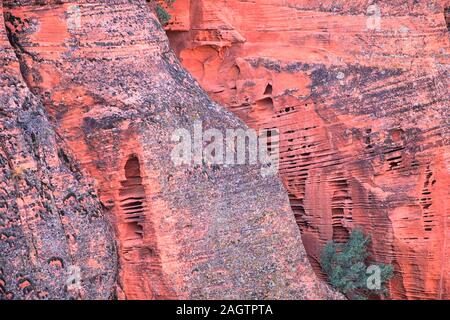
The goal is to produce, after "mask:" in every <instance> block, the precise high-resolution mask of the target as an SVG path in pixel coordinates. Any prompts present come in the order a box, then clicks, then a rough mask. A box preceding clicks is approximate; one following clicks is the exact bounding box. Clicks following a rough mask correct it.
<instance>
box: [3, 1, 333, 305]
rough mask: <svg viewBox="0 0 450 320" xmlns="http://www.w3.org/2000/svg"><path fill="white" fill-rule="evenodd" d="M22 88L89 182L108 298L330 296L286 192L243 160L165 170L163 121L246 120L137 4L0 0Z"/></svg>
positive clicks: (168, 146) (168, 131) (167, 149)
mask: <svg viewBox="0 0 450 320" xmlns="http://www.w3.org/2000/svg"><path fill="white" fill-rule="evenodd" d="M4 4H5V9H7V10H6V11H7V12H6V20H7V21H6V25H7V26H8V28H9V30H10V32H11V39H12V42H13V44H14V46H15V48H16V52H17V54H18V56H19V58H20V62H21V67H22V72H23V75H24V78H25V79H26V82H27V84H28V86H29V87H30V88H31V89H32V90H33V92H35V93H36V94H37V95H38V96H39V97H40V98H41V99H42V100H43V101H44V105H45V107H46V111H47V112H48V113H49V114H50V115H51V116H52V117H51V119H52V121H54V124H55V126H56V130H57V132H58V133H59V134H60V136H61V137H62V138H63V139H64V140H65V141H66V142H67V144H68V145H69V146H70V149H71V150H72V152H73V154H74V155H75V157H76V159H77V160H78V161H80V163H81V164H82V166H83V168H85V169H86V170H88V171H89V173H90V175H91V176H92V177H93V178H94V179H95V181H96V188H97V189H98V192H99V196H100V199H101V201H102V203H103V204H104V206H105V207H106V208H107V210H108V217H109V219H110V221H111V223H112V225H113V226H114V229H115V234H116V238H117V241H118V244H119V249H118V252H119V259H120V274H119V281H118V297H119V298H127V299H164V298H165V299H175V298H192V299H197V298H212V299H214V298H220V299H232V298H240V299H253V298H286V299H293V298H296V299H319V298H328V299H330V298H338V297H339V296H338V295H336V294H334V293H333V292H331V291H329V289H328V287H327V286H326V285H324V284H323V283H322V282H321V281H319V280H318V279H317V277H316V276H315V274H314V272H313V270H312V268H311V266H310V264H309V262H308V259H307V257H306V253H305V251H304V248H303V246H302V243H301V237H300V232H299V230H298V228H297V225H296V224H295V220H294V216H293V214H292V211H291V209H290V206H289V200H288V197H287V194H286V192H285V189H284V188H283V186H282V184H281V182H280V181H279V180H278V178H276V177H266V178H263V177H262V176H261V174H260V173H261V172H260V169H261V168H260V167H259V166H257V165H255V166H236V167H225V166H209V165H207V164H204V165H198V166H195V167H194V166H182V167H174V164H173V162H172V161H171V159H170V154H171V151H172V149H173V147H174V145H175V143H173V142H171V135H172V133H173V132H174V130H175V129H179V128H187V129H190V128H192V125H193V123H194V121H196V120H201V121H203V126H204V128H205V129H207V128H217V129H219V130H224V129H225V128H230V129H231V128H246V127H245V125H244V124H243V123H242V122H241V121H240V120H238V119H237V117H235V116H234V115H233V114H232V113H230V112H227V111H225V110H224V109H223V108H221V107H220V106H218V105H217V104H215V103H213V102H212V101H211V100H210V98H209V97H208V96H207V94H206V93H205V92H204V91H203V89H201V88H200V87H199V86H198V85H197V83H196V82H195V81H194V80H193V78H192V77H191V76H190V75H189V74H188V73H187V72H185V71H184V69H182V68H181V66H180V65H179V62H178V60H177V59H176V57H175V55H174V54H173V53H172V52H171V51H170V49H169V43H168V41H167V38H166V35H165V33H164V31H163V30H162V29H161V27H160V25H159V23H158V22H157V20H156V18H155V16H154V15H153V14H152V13H151V11H150V10H149V7H148V5H147V4H146V1H144V0H142V1H131V0H130V1H124V0H122V1H118V0H115V1H29V0H23V1H4Z"/></svg>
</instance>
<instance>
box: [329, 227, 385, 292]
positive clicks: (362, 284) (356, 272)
mask: <svg viewBox="0 0 450 320" xmlns="http://www.w3.org/2000/svg"><path fill="white" fill-rule="evenodd" d="M370 241H371V240H370V237H365V236H364V234H363V232H362V231H360V230H353V232H352V233H351V235H350V239H349V240H348V242H347V243H343V244H337V243H335V242H333V241H331V242H329V243H328V244H327V245H326V246H325V248H324V249H323V251H322V253H321V256H320V262H321V265H322V269H323V271H324V272H325V273H326V275H327V276H328V280H329V282H330V284H331V285H332V286H333V287H334V288H336V289H337V290H339V291H340V292H342V293H343V294H344V295H346V296H347V297H348V298H349V299H367V298H368V297H369V296H370V295H385V294H386V292H387V289H386V283H387V282H388V281H389V279H391V278H392V276H393V268H392V266H390V265H384V264H376V263H368V261H367V259H368V257H369V253H368V249H367V248H368V246H369V244H370ZM369 265H375V266H377V267H378V268H379V269H378V270H379V271H380V272H379V275H380V277H379V280H380V281H379V284H380V286H379V288H376V289H369V286H368V281H369V282H370V281H372V279H373V278H371V277H372V273H370V272H368V270H370V269H368V266H369Z"/></svg>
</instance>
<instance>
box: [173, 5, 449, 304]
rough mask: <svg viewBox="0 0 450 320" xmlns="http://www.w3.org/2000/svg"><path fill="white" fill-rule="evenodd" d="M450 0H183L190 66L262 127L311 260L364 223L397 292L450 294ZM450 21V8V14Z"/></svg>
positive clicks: (176, 21)
mask: <svg viewBox="0 0 450 320" xmlns="http://www.w3.org/2000/svg"><path fill="white" fill-rule="evenodd" d="M449 7H450V5H449V2H448V1H400V0H398V1H397V0H396V1H303V0H286V1H281V0H256V1H240V0H228V1H224V0H223V1H217V0H199V1H194V0H177V1H176V4H175V8H174V10H173V13H172V14H173V16H174V18H173V21H172V22H171V24H170V25H169V26H168V27H167V33H168V35H169V38H170V41H171V45H172V47H173V48H174V49H175V50H176V52H177V54H178V56H179V57H180V60H181V62H182V64H183V66H184V67H185V68H186V69H187V70H188V71H190V72H191V73H192V74H193V75H194V77H195V78H196V79H197V80H198V81H199V82H200V84H201V85H202V86H203V88H205V89H206V90H207V91H208V93H209V94H210V96H211V97H213V98H214V100H216V101H218V102H219V103H221V104H224V105H226V106H227V107H228V109H229V110H231V111H232V112H234V113H235V114H236V115H238V116H239V117H240V118H241V119H242V120H243V121H245V122H246V123H247V124H248V125H250V126H251V127H253V128H279V129H280V131H281V169H280V175H281V177H282V178H283V180H284V184H285V186H286V187H287V188H288V191H289V194H290V200H291V206H292V209H293V211H294V214H295V217H296V220H297V223H298V226H299V228H300V230H301V232H302V238H303V243H304V245H305V247H306V250H307V252H308V255H309V258H310V260H311V262H312V264H313V266H314V267H315V269H316V271H317V272H319V273H320V267H319V265H318V259H319V253H320V250H321V249H322V248H323V246H324V244H325V243H326V242H327V241H329V240H335V241H337V242H342V241H345V240H346V239H347V238H348V235H349V231H350V230H351V229H353V228H356V227H358V228H362V229H363V230H364V231H365V232H366V233H368V234H370V235H371V236H372V239H373V245H372V248H371V251H372V253H373V258H374V260H376V261H379V262H385V263H390V264H392V265H393V266H394V267H395V278H394V279H393V281H392V282H391V284H390V296H391V298H397V299H435V298H440V299H449V298H450V277H449V274H450V272H449V271H450V270H449V260H450V239H448V238H449V234H450V220H449V219H450V207H449V203H450V202H449V200H450V199H449V183H450V173H449V161H450V150H449V131H450V130H449V120H450V114H449V110H450V104H449V53H450V51H449V34H448V29H447V26H446V14H447V19H448V12H449V11H448V8H449ZM447 21H448V20H447Z"/></svg>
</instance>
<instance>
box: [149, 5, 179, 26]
mask: <svg viewBox="0 0 450 320" xmlns="http://www.w3.org/2000/svg"><path fill="white" fill-rule="evenodd" d="M147 1H148V2H150V1H156V0H147ZM164 2H165V3H166V4H167V6H169V7H172V5H173V3H174V2H175V0H164ZM155 10H156V15H157V16H158V20H159V22H160V23H161V24H162V25H163V26H165V25H167V23H168V22H169V21H170V19H171V18H172V17H171V15H170V14H169V13H168V12H167V10H166V9H164V7H163V6H161V5H160V4H159V3H156V7H155Z"/></svg>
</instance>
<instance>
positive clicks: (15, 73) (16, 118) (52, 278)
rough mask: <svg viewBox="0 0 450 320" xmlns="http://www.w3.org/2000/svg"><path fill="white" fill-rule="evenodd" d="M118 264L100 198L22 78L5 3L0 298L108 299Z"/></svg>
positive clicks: (0, 60) (0, 56) (0, 82)
mask: <svg viewBox="0 0 450 320" xmlns="http://www.w3.org/2000/svg"><path fill="white" fill-rule="evenodd" d="M117 269H118V268H117V259H116V249H115V242H114V235H113V232H112V229H111V227H110V226H109V224H108V222H107V220H106V219H105V216H104V214H103V209H102V207H101V204H100V201H99V200H98V198H97V196H96V194H95V192H94V189H93V186H92V183H91V181H89V180H88V179H86V178H85V177H84V176H83V173H82V171H81V170H80V169H79V167H78V165H77V163H76V161H74V160H73V158H72V156H71V155H70V152H69V150H68V148H67V147H66V145H65V144H64V143H63V142H62V140H61V139H60V138H59V137H58V136H57V135H56V134H55V132H54V130H53V127H52V125H51V124H50V123H49V121H48V119H47V116H46V115H45V111H44V107H43V105H42V103H41V102H40V101H39V100H38V98H36V97H35V96H33V94H32V93H31V92H30V91H29V90H28V88H27V86H26V84H25V82H24V81H23V79H22V76H21V74H20V69H19V62H18V60H17V58H16V56H15V54H14V51H13V48H12V47H11V46H10V43H9V41H8V38H7V35H6V30H5V27H4V21H3V7H2V3H1V2H0V300H3V299H109V298H112V297H114V295H115V287H116V285H115V283H116V273H117Z"/></svg>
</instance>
